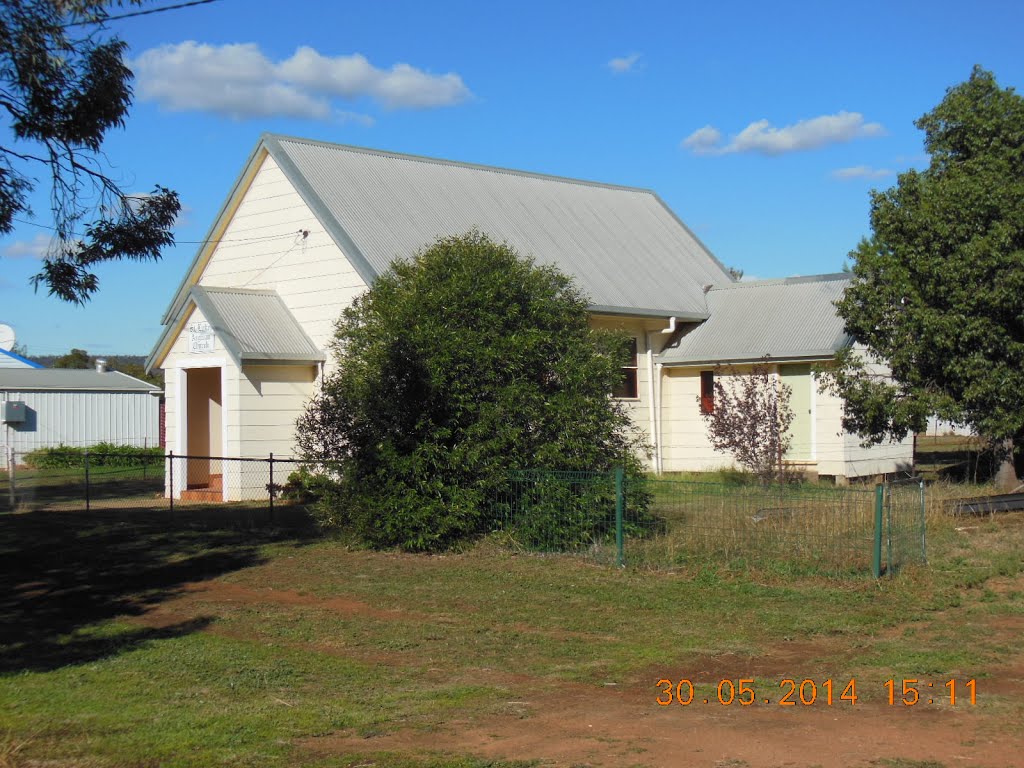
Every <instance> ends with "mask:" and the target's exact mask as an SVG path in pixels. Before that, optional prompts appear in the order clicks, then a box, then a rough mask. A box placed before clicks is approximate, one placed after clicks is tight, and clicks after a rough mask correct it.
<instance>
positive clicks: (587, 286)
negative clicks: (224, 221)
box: [263, 136, 730, 319]
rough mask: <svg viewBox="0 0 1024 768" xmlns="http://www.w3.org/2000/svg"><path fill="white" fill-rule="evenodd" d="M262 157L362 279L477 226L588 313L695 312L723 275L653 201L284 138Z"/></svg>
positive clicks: (604, 188)
mask: <svg viewBox="0 0 1024 768" xmlns="http://www.w3.org/2000/svg"><path fill="white" fill-rule="evenodd" d="M263 141H264V143H265V144H266V146H267V148H268V150H269V151H270V153H271V155H272V156H273V157H274V159H275V160H276V161H277V162H278V165H279V166H280V167H281V168H282V170H283V171H284V172H285V174H286V175H287V176H288V177H289V178H290V180H291V181H292V183H293V184H295V186H296V188H297V189H298V190H299V193H300V194H301V195H302V196H303V198H304V199H305V200H306V202H307V204H309V205H310V207H311V208H312V209H313V210H314V211H315V212H316V213H317V216H318V218H320V219H321V221H322V223H324V225H325V226H326V227H327V228H328V229H329V230H330V231H331V232H332V235H333V236H334V237H335V239H336V240H337V241H338V243H339V245H340V246H341V248H342V250H343V251H345V253H346V255H347V256H349V258H350V259H351V260H352V261H353V263H354V264H355V266H356V268H357V269H358V270H359V271H360V272H361V273H362V277H363V278H364V279H366V280H367V281H368V282H369V281H372V279H373V278H374V277H375V276H376V275H379V274H381V273H383V272H385V271H386V270H387V269H388V266H389V265H390V264H391V262H392V261H393V260H394V259H395V258H396V257H408V256H410V255H412V254H413V253H415V252H417V251H419V250H420V249H422V248H424V247H426V246H428V245H430V244H431V243H432V242H434V241H435V240H436V239H437V238H439V237H443V236H450V235H458V234H462V233H464V232H467V231H469V230H471V229H474V228H475V229H478V230H480V231H481V232H484V233H486V234H487V235H489V236H491V237H492V238H494V239H496V240H499V241H507V242H508V243H509V245H511V246H512V247H513V248H515V249H516V250H517V251H518V252H519V253H520V254H521V255H524V256H531V257H533V258H534V259H535V260H536V261H537V262H538V263H539V264H545V265H554V266H556V267H558V268H559V269H560V270H562V271H563V272H566V273H567V274H569V275H571V276H572V277H573V278H575V280H576V282H577V285H578V287H580V288H581V289H582V290H583V291H585V292H586V293H587V294H588V295H589V296H590V299H591V301H592V305H593V308H594V309H595V310H619V311H622V310H626V309H634V310H637V313H645V314H659V315H663V316H665V315H672V314H675V315H679V316H684V317H685V316H692V317H693V318H695V319H696V318H701V317H704V316H705V303H704V295H703V291H702V288H703V286H705V285H711V284H714V283H723V282H726V281H728V280H729V279H730V278H729V276H728V273H727V271H726V270H725V268H724V267H723V266H722V265H721V264H720V263H719V262H718V261H717V260H716V259H715V258H714V256H712V255H711V253H710V252H709V251H708V250H707V249H706V248H705V247H704V245H703V244H702V243H701V242H700V241H699V240H698V239H697V238H696V236H695V235H694V234H693V233H692V232H691V231H690V230H689V229H687V227H686V226H685V225H684V224H683V223H682V222H681V221H680V220H679V219H678V218H677V217H676V216H675V214H674V213H673V212H672V211H671V210H670V209H669V208H668V207H667V206H666V205H665V204H664V203H663V202H662V201H661V199H660V198H658V196H657V195H655V194H654V193H653V192H651V191H649V190H644V189H635V188H631V187H621V186H612V185H608V184H597V183H593V182H586V181H579V180H575V179H566V178H560V177H554V176H543V175H540V174H534V173H526V172H522V171H513V170H507V169H503V168H491V167H487V166H480V165H470V164H466V163H457V162H450V161H445V160H436V159H432V158H423V157H415V156H411V155H399V154H393V153H390V152H381V151H376V150H368V149H363V148H359V147H349V146H345V145H339V144H325V143H322V142H314V141H307V140H303V139H296V138H292V137H286V136H265V137H264V139H263Z"/></svg>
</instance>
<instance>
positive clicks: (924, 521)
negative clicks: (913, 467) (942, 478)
mask: <svg viewBox="0 0 1024 768" xmlns="http://www.w3.org/2000/svg"><path fill="white" fill-rule="evenodd" d="M918 482H919V483H920V485H921V564H922V565H928V515H927V510H926V508H925V496H924V478H921V480H920V481H918Z"/></svg>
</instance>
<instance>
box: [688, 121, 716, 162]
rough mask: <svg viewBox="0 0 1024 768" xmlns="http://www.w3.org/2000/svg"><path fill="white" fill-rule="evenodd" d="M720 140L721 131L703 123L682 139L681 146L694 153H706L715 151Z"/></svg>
mask: <svg viewBox="0 0 1024 768" xmlns="http://www.w3.org/2000/svg"><path fill="white" fill-rule="evenodd" d="M721 140H722V132H721V131H719V130H718V129H717V128H715V127H714V126H710V125H705V126H704V127H703V128H698V129H697V130H696V131H694V132H693V133H691V134H690V135H689V136H687V137H686V138H685V139H683V146H684V147H686V148H687V149H689V150H692V151H693V153H694V154H695V155H707V154H711V153H714V152H716V151H717V147H718V143H719V142H720V141H721Z"/></svg>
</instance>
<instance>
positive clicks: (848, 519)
mask: <svg viewBox="0 0 1024 768" xmlns="http://www.w3.org/2000/svg"><path fill="white" fill-rule="evenodd" d="M301 466H302V464H301V462H299V461H298V460H295V459H291V458H277V457H275V456H273V454H270V455H268V456H267V457H266V458H227V457H218V456H176V455H174V454H173V453H168V454H166V455H163V454H160V453H155V452H153V451H148V452H147V451H138V452H130V453H124V452H120V453H98V452H97V453H93V452H88V451H69V452H67V453H66V454H61V453H60V452H59V451H50V452H49V453H48V454H47V457H46V460H45V461H44V460H42V459H41V458H40V457H38V456H31V455H20V454H12V455H11V456H9V457H8V469H7V470H6V471H0V511H36V510H53V511H76V510H86V511H90V510H97V511H98V510H119V509H121V510H123V509H133V510H139V511H146V510H168V511H170V512H172V513H173V512H175V511H185V510H198V509H203V510H209V511H215V513H216V514H217V515H218V516H219V517H225V518H228V517H230V516H231V515H232V514H236V513H238V514H240V515H242V516H246V515H248V516H249V518H250V519H254V518H252V515H253V514H254V513H258V517H259V518H260V519H262V520H266V521H269V522H285V521H297V520H299V519H302V520H305V519H306V514H307V512H306V508H305V504H304V501H305V500H303V499H301V498H300V494H296V493H292V492H291V489H290V487H289V482H288V481H289V477H290V476H291V474H292V473H293V472H295V471H297V470H298V469H299V468H300V467H301ZM490 503H491V505H492V509H491V516H492V518H493V519H495V520H497V521H499V524H500V526H501V527H502V529H503V530H504V531H505V532H506V533H507V534H508V535H509V537H510V540H511V541H512V542H514V543H515V545H516V546H518V547H521V548H522V549H525V550H528V551H532V552H542V553H569V554H574V555H579V556H583V557H586V558H588V559H591V560H594V561H597V562H600V563H605V564H609V565H624V564H629V565H631V566H638V567H649V568H669V569H671V568H678V567H690V566H694V565H702V564H707V565H713V566H726V567H730V568H745V567H758V568H767V569H772V570H776V571H785V572H787V573H793V574H810V575H813V574H821V575H838V576H851V575H858V574H867V573H871V574H873V575H874V576H876V577H879V576H881V575H883V574H887V573H888V574H893V573H896V572H898V571H899V570H900V568H902V567H903V566H904V565H907V564H911V563H925V562H926V555H927V540H926V523H925V487H924V484H923V482H922V481H921V480H920V479H909V480H902V481H895V482H889V483H885V484H883V485H879V486H877V487H875V488H857V487H836V486H828V485H808V484H787V485H770V486H766V485H757V484H747V485H744V484H735V483H722V482H719V483H713V482H706V481H700V480H690V479H686V480H680V479H663V478H640V479H637V478H626V477H625V476H624V473H623V471H622V470H621V469H619V470H615V471H612V472H552V471H542V470H525V471H517V472H512V473H510V475H509V482H508V484H507V486H506V488H505V489H504V490H503V491H502V492H500V493H498V494H496V495H495V496H494V498H493V499H492V500H491V502H490Z"/></svg>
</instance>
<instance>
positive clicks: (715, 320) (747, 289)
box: [660, 273, 852, 365]
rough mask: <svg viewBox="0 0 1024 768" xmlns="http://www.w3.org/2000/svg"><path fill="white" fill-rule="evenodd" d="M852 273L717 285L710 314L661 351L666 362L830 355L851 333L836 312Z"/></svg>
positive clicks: (711, 294)
mask: <svg viewBox="0 0 1024 768" xmlns="http://www.w3.org/2000/svg"><path fill="white" fill-rule="evenodd" d="M849 281H850V275H847V274H843V273H838V274H830V275H811V276H809V277H789V278H784V279H781V280H756V281H750V282H737V283H731V284H729V285H722V286H715V287H714V288H712V289H711V290H709V291H708V293H707V301H708V311H709V313H710V317H709V318H708V320H706V321H705V322H703V323H701V324H700V325H699V326H696V327H695V328H693V329H692V330H690V331H689V332H688V333H685V334H684V335H682V336H681V337H680V338H679V339H678V341H676V342H675V344H673V345H671V346H670V347H668V348H667V349H666V350H665V351H664V352H663V353H662V354H661V356H660V362H662V363H665V364H666V365H698V364H708V365H711V364H715V363H727V362H740V361H752V360H758V359H760V358H762V357H764V356H765V355H768V356H770V357H771V358H772V359H774V360H813V359H819V360H820V359H825V358H829V357H832V355H833V354H835V352H837V351H838V350H840V349H842V348H843V347H845V346H848V345H849V344H850V343H851V341H852V339H851V338H850V336H849V335H848V334H847V333H846V331H845V330H844V328H843V321H842V319H841V318H840V317H839V316H838V315H837V314H836V308H835V302H836V301H837V300H839V299H840V298H842V295H843V291H844V290H845V289H846V286H847V285H848V284H849Z"/></svg>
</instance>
